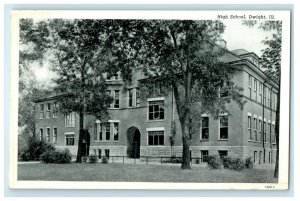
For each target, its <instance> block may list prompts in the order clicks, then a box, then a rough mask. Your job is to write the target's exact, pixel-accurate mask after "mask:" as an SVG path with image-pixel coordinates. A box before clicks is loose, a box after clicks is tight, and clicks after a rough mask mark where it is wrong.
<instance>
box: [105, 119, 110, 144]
mask: <svg viewBox="0 0 300 201" xmlns="http://www.w3.org/2000/svg"><path fill="white" fill-rule="evenodd" d="M105 140H110V123H106V124H105Z"/></svg>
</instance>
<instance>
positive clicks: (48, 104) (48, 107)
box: [46, 103, 51, 119]
mask: <svg viewBox="0 0 300 201" xmlns="http://www.w3.org/2000/svg"><path fill="white" fill-rule="evenodd" d="M50 111H51V103H47V113H46V118H47V119H49V118H50Z"/></svg>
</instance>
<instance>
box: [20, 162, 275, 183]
mask: <svg viewBox="0 0 300 201" xmlns="http://www.w3.org/2000/svg"><path fill="white" fill-rule="evenodd" d="M18 180H36V181H37V180H40V181H116V182H120V181H123V182H124V181H126V182H198V183H277V182H278V181H277V179H275V178H273V170H263V169H255V168H254V169H245V170H243V171H240V172H239V171H233V170H228V169H217V170H210V169H209V168H207V167H203V166H193V168H192V170H181V169H180V166H179V165H134V164H118V163H115V164H102V163H96V164H89V163H82V164H77V163H72V164H19V165H18Z"/></svg>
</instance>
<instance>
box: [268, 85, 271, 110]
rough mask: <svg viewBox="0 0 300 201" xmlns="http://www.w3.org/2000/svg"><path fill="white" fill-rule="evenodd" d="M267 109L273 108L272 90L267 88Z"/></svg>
mask: <svg viewBox="0 0 300 201" xmlns="http://www.w3.org/2000/svg"><path fill="white" fill-rule="evenodd" d="M267 107H271V90H270V89H268V88H267Z"/></svg>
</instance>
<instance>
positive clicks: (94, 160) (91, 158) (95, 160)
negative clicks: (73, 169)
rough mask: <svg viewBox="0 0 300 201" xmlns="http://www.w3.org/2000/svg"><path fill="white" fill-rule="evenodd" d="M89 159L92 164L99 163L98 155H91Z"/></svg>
mask: <svg viewBox="0 0 300 201" xmlns="http://www.w3.org/2000/svg"><path fill="white" fill-rule="evenodd" d="M89 158H90V163H97V162H98V157H97V156H96V155H91V156H90V157H89Z"/></svg>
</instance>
